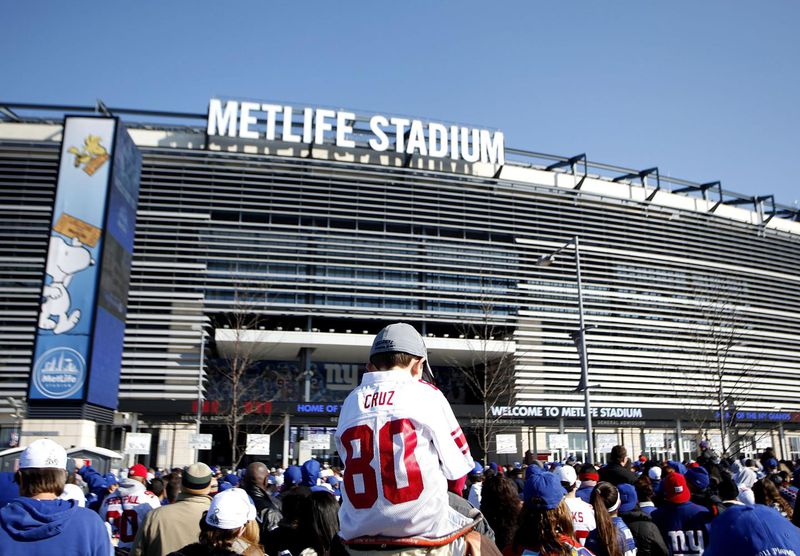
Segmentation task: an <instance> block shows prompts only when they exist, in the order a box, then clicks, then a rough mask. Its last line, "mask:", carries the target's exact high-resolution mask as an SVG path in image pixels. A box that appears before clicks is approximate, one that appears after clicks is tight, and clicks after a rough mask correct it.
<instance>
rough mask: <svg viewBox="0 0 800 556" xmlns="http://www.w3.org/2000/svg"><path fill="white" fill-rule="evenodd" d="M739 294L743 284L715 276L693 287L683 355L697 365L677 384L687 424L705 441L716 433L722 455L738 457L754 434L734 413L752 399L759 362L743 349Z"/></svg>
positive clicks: (745, 334)
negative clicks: (742, 441)
mask: <svg viewBox="0 0 800 556" xmlns="http://www.w3.org/2000/svg"><path fill="white" fill-rule="evenodd" d="M743 293H744V285H743V284H741V283H738V282H731V281H724V280H720V279H719V278H718V277H714V278H713V279H712V278H709V279H708V281H707V282H705V283H701V284H699V285H698V286H697V287H696V289H695V292H694V294H693V296H692V298H693V299H694V300H695V302H696V307H695V309H694V310H693V312H694V320H695V325H694V329H693V330H692V339H691V344H692V345H691V347H689V348H686V349H685V351H684V355H688V356H690V357H692V358H693V359H694V361H695V364H694V365H690V366H688V367H684V371H683V372H682V374H683V375H684V376H683V377H682V379H681V380H680V381H679V383H678V385H677V387H678V388H680V393H681V395H682V396H683V397H684V399H686V400H687V405H686V413H687V415H688V416H689V420H690V421H691V422H692V424H693V425H695V426H696V427H697V429H698V430H699V431H700V435H701V437H704V438H705V439H706V440H708V439H709V430H719V431H720V439H721V442H720V444H721V448H722V452H723V454H726V455H735V454H736V453H738V452H739V451H740V445H739V444H740V442H739V441H740V439H741V438H743V437H744V436H745V435H748V434H750V433H753V431H755V425H754V423H749V424H748V423H744V422H742V421H741V420H740V419H738V414H739V411H738V408H741V407H744V406H745V405H746V404H747V402H748V401H750V400H751V399H752V389H753V386H754V384H756V382H757V380H758V379H757V371H758V359H757V358H754V357H752V355H750V356H748V354H747V353H748V352H747V349H746V348H747V347H748V345H749V344H748V342H749V340H748V334H749V332H750V331H751V329H752V325H750V324H749V323H748V320H747V319H746V318H745V316H744V315H743V314H742V308H743V306H744V305H743V303H744V299H743ZM687 385H688V387H689V389H690V390H691V393H692V394H693V395H692V396H691V397H689V396H687V395H686V394H687V392H686V387H687ZM698 399H699V401H698ZM765 434H768V433H765Z"/></svg>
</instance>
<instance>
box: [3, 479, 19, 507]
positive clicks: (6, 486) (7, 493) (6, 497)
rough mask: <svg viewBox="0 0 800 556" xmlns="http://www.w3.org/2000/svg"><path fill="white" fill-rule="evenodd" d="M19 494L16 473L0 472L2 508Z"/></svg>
mask: <svg viewBox="0 0 800 556" xmlns="http://www.w3.org/2000/svg"><path fill="white" fill-rule="evenodd" d="M17 496H19V487H18V486H17V483H16V481H14V473H13V472H11V471H3V472H2V473H0V508H2V507H4V506H5V505H6V504H8V503H9V502H11V501H12V500H13V499H14V498H16V497H17Z"/></svg>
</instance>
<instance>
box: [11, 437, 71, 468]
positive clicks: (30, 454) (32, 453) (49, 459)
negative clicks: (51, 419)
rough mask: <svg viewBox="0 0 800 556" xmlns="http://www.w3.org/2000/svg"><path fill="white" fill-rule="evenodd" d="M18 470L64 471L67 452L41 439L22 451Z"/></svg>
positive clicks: (51, 442) (53, 443)
mask: <svg viewBox="0 0 800 556" xmlns="http://www.w3.org/2000/svg"><path fill="white" fill-rule="evenodd" d="M19 468H20V469H30V468H39V469H66V468H67V451H66V450H65V449H64V448H62V447H61V446H59V445H58V444H56V443H55V442H53V441H52V440H50V439H49V438H41V439H39V440H36V441H34V442H31V445H30V446H28V447H27V448H25V449H24V450H23V451H22V455H20V458H19Z"/></svg>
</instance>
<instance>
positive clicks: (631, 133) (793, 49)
mask: <svg viewBox="0 0 800 556" xmlns="http://www.w3.org/2000/svg"><path fill="white" fill-rule="evenodd" d="M3 20H4V24H3V30H2V32H0V52H2V56H0V100H5V101H18V102H40V103H77V104H93V103H94V100H95V99H96V98H101V99H103V100H104V101H105V102H106V104H107V105H109V106H126V107H128V106H129V107H137V108H148V109H163V110H175V111H188V112H204V111H205V109H206V106H207V103H208V99H209V98H210V97H211V96H214V95H219V96H227V97H242V98H257V99H265V100H285V101H292V102H296V103H298V104H309V105H328V106H338V107H347V108H355V109H361V110H364V111H376V112H386V113H399V114H408V115H414V116H419V117H424V118H425V117H427V118H433V119H441V120H447V121H458V122H464V123H471V124H479V125H482V126H487V127H493V128H499V129H501V130H503V131H504V132H505V134H506V144H507V145H509V146H514V147H519V148H525V149H530V150H535V151H540V152H546V153H553V154H561V155H573V154H578V153H581V152H586V153H588V155H589V158H590V160H595V161H602V162H608V163H613V164H618V165H622V166H629V167H634V168H646V167H650V166H659V168H660V170H661V172H662V174H665V175H671V176H676V177H682V178H686V179H690V180H693V181H712V180H717V179H720V180H722V182H723V186H724V187H725V188H726V189H730V190H733V191H738V192H741V193H746V194H753V195H756V194H757V195H761V194H768V193H774V194H775V195H776V198H777V200H778V201H779V202H783V203H786V204H792V203H794V202H795V201H797V200H800V185H798V183H797V182H798V180H797V177H796V173H797V170H798V164H797V163H798V139H797V136H798V128H800V109H799V108H798V99H800V95H799V94H798V91H800V33H798V31H797V25H798V22H800V4H799V3H798V2H796V1H790V0H769V1H765V2H744V1H738V0H729V1H723V0H712V1H705V0H704V1H697V0H693V1H684V0H680V1H671V2H645V1H641V0H638V1H628V0H626V1H606V2H600V1H597V0H594V1H575V2H553V1H551V2H534V1H532V0H529V1H525V2H501V1H496V2H471V1H470V2H416V1H415V2H404V3H401V2H345V1H342V2H268V1H249V2H244V1H242V2H238V1H229V2H220V1H217V2H206V1H200V0H195V1H166V2H165V1H159V2H155V1H140V2H96V1H95V2H84V1H81V0H72V1H70V2H64V1H35V0H30V1H15V2H7V3H6V5H5V6H4V8H3Z"/></svg>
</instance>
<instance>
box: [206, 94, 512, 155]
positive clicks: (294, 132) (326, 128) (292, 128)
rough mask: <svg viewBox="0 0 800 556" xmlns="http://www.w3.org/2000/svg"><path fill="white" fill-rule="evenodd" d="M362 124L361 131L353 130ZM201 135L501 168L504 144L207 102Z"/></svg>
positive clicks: (493, 138)
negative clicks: (359, 139)
mask: <svg viewBox="0 0 800 556" xmlns="http://www.w3.org/2000/svg"><path fill="white" fill-rule="evenodd" d="M362 122H363V123H365V124H366V127H365V128H363V129H362V128H360V127H357V126H356V124H357V123H358V124H361V123H362ZM207 132H208V135H209V136H218V137H231V138H239V139H244V140H266V141H283V142H285V143H298V144H306V145H314V146H324V145H335V146H336V147H339V148H343V149H354V148H356V147H357V146H359V147H363V146H366V147H368V148H369V149H371V150H373V151H376V152H387V151H393V152H397V153H401V154H407V155H414V154H418V155H419V156H427V157H432V158H449V159H451V160H456V161H464V162H468V163H475V162H483V163H486V164H497V165H502V164H505V143H504V141H505V139H504V137H503V133H502V132H500V131H491V130H488V129H478V128H470V127H463V126H459V125H445V124H442V123H436V122H426V121H423V120H414V119H409V118H402V117H395V116H384V115H381V114H374V115H371V116H368V117H366V118H363V117H358V118H357V116H356V114H355V113H353V112H347V111H344V110H331V109H327V108H302V109H298V108H295V107H292V106H283V105H279V104H266V103H259V102H246V101H241V102H240V101H236V100H226V101H223V100H220V99H211V100H210V101H209V104H208V127H207ZM356 136H364V138H365V139H366V144H365V145H362V144H357V141H356Z"/></svg>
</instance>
